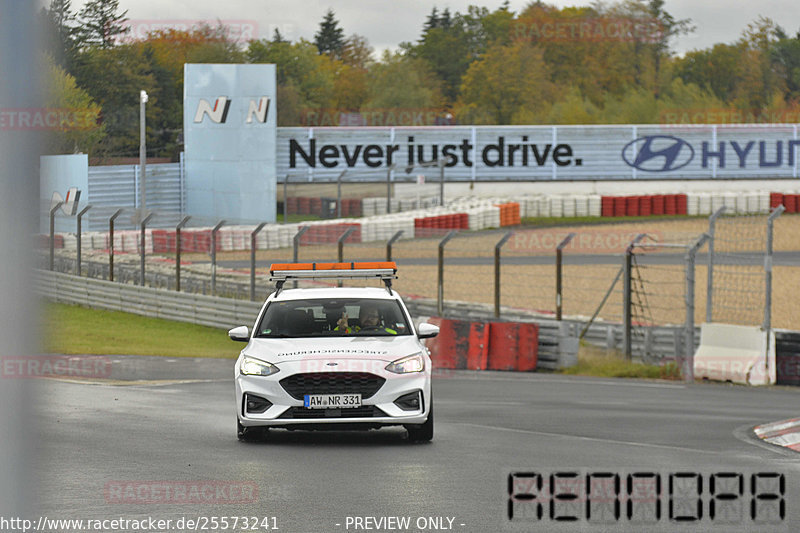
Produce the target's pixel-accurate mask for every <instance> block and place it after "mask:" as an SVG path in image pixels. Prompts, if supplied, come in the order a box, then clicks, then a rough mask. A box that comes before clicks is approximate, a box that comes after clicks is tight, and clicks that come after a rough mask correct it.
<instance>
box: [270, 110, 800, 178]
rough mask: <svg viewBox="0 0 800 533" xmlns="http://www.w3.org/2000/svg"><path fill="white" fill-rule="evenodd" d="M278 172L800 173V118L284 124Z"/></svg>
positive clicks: (687, 175) (481, 175)
mask: <svg viewBox="0 0 800 533" xmlns="http://www.w3.org/2000/svg"><path fill="white" fill-rule="evenodd" d="M277 157H278V159H277V161H278V168H277V172H278V176H279V179H281V180H282V179H283V178H284V176H285V175H286V174H292V175H300V176H307V177H308V179H309V180H323V181H325V180H329V179H335V178H336V176H338V175H339V174H340V173H341V172H342V171H343V170H345V169H348V170H353V171H355V170H358V171H364V170H370V169H379V168H383V169H385V168H387V167H391V166H392V165H394V166H395V169H396V170H397V172H398V176H400V175H402V174H401V172H402V170H403V169H404V168H407V167H410V166H412V165H419V164H420V163H424V162H430V161H433V160H437V159H440V160H443V161H444V164H445V166H446V175H447V179H448V180H489V181H491V180H520V181H547V180H562V181H572V180H673V179H676V180H687V179H688V180H709V179H757V178H771V179H774V178H797V177H798V167H800V137H798V125H796V124H777V125H769V124H766V125H765V124H754V125H731V124H727V125H661V124H650V125H619V126H443V127H435V126H431V127H415V128H402V127H357V128H347V127H321V128H280V130H279V132H278V152H277Z"/></svg>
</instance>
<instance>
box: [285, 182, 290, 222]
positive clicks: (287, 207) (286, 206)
mask: <svg viewBox="0 0 800 533" xmlns="http://www.w3.org/2000/svg"><path fill="white" fill-rule="evenodd" d="M289 176H290V175H289V174H286V179H285V180H283V223H284V224H286V217H287V216H288V214H289V197H288V196H286V193H287V192H288V191H287V186H288V185H289Z"/></svg>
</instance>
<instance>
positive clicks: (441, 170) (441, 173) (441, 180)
mask: <svg viewBox="0 0 800 533" xmlns="http://www.w3.org/2000/svg"><path fill="white" fill-rule="evenodd" d="M437 163H439V205H441V206H443V205H444V166H445V165H444V163H445V162H444V159H439V160H438V161H437ZM417 208H418V209H419V206H417Z"/></svg>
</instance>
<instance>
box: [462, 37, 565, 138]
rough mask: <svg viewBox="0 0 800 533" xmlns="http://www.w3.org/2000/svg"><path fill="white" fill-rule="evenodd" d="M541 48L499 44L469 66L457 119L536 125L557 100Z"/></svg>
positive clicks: (528, 45) (465, 121) (463, 121)
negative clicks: (555, 99)
mask: <svg viewBox="0 0 800 533" xmlns="http://www.w3.org/2000/svg"><path fill="white" fill-rule="evenodd" d="M554 89H555V87H554V86H553V84H552V83H551V82H550V79H549V72H548V68H547V65H546V64H545V62H544V58H543V52H542V50H541V49H540V48H537V47H534V46H532V45H531V44H530V43H527V42H524V41H517V42H515V43H513V44H511V45H510V46H502V45H501V44H499V43H497V44H494V45H492V46H491V47H489V49H488V50H487V52H486V54H485V56H484V57H483V58H482V59H480V60H479V61H475V62H474V63H472V64H471V65H470V66H469V70H467V73H466V74H465V75H464V82H463V84H462V85H461V97H460V99H459V102H458V105H457V107H456V115H457V116H458V119H459V122H460V123H462V124H469V123H473V124H497V125H503V124H536V123H540V122H543V121H544V120H545V118H546V113H547V111H548V110H549V108H550V105H552V102H553V100H554V95H555V91H554Z"/></svg>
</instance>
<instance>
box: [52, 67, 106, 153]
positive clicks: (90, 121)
mask: <svg viewBox="0 0 800 533" xmlns="http://www.w3.org/2000/svg"><path fill="white" fill-rule="evenodd" d="M46 68H47V76H46V80H47V84H46V99H45V101H46V105H47V108H48V109H49V110H50V111H51V112H53V113H55V114H56V115H57V116H58V126H57V127H56V128H54V131H52V132H50V135H49V136H48V138H47V153H50V154H70V153H78V152H84V153H89V154H93V153H94V151H95V149H96V147H97V146H98V143H99V142H100V141H101V139H102V138H103V137H104V135H105V127H104V126H103V125H102V124H98V120H99V118H100V106H99V105H97V104H96V103H95V102H94V100H92V97H91V96H89V93H87V92H86V91H84V90H83V89H81V88H80V87H78V86H77V84H76V83H75V78H73V77H72V76H71V75H70V74H68V73H67V72H66V71H65V70H64V69H63V68H61V67H60V66H58V65H57V64H56V63H55V61H54V60H53V58H52V57H49V56H47V57H46Z"/></svg>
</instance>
